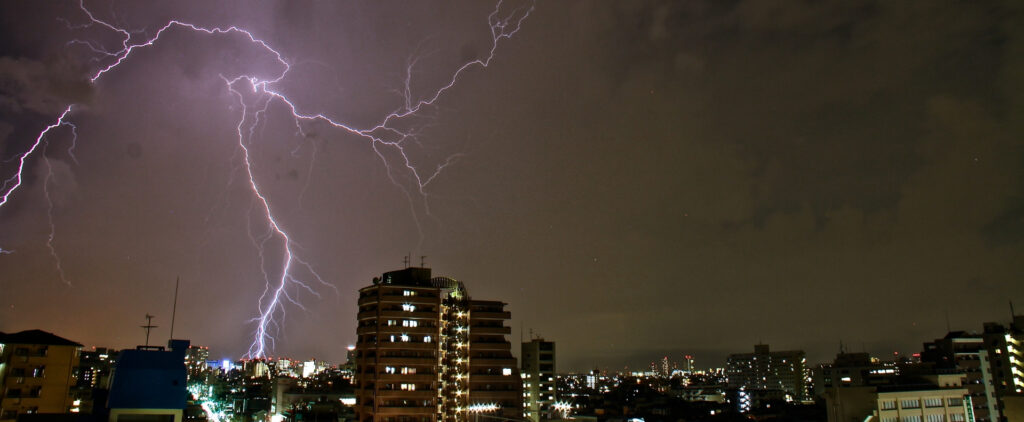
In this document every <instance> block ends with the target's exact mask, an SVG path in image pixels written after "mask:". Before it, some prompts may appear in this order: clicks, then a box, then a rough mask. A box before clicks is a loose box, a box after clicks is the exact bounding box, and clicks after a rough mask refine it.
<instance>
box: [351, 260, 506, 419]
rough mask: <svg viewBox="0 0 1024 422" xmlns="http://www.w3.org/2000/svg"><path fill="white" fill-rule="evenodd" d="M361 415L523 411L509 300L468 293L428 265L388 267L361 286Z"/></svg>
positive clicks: (431, 416)
mask: <svg viewBox="0 0 1024 422" xmlns="http://www.w3.org/2000/svg"><path fill="white" fill-rule="evenodd" d="M358 304H359V313H358V316H357V319H358V323H357V327H356V335H357V336H358V341H357V343H356V349H355V356H356V357H355V361H356V370H355V375H354V378H355V380H354V385H355V389H356V406H355V407H356V409H355V410H356V417H357V419H358V420H359V421H362V422H371V421H372V422H390V421H394V422H398V421H402V422H427V421H431V422H434V421H460V420H467V419H468V418H469V417H470V416H471V415H472V414H473V413H486V414H489V415H492V416H500V417H513V418H515V417H521V414H522V410H521V409H522V396H521V394H522V392H521V391H522V390H521V387H522V386H521V382H522V381H521V378H520V376H519V371H518V370H517V367H516V361H515V358H514V357H512V353H511V343H509V341H508V339H507V338H506V335H507V334H509V328H508V327H507V326H505V321H507V320H508V319H509V318H511V315H510V313H509V312H507V311H505V309H504V307H505V304H504V303H502V302H497V301H480V300H472V299H470V298H469V296H468V294H467V292H466V287H465V285H464V284H463V283H462V282H459V281H456V280H454V279H451V278H448V277H431V271H430V269H429V268H406V269H403V270H398V271H391V272H387V273H384V274H383V276H382V277H380V278H375V279H374V280H373V284H372V285H370V286H367V287H364V288H362V289H360V290H359V299H358Z"/></svg>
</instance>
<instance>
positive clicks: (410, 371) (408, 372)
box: [402, 366, 416, 375]
mask: <svg viewBox="0 0 1024 422" xmlns="http://www.w3.org/2000/svg"><path fill="white" fill-rule="evenodd" d="M415 373H416V368H410V367H408V366H403V367H402V374H403V375H412V374H415Z"/></svg>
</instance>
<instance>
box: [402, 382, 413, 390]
mask: <svg viewBox="0 0 1024 422" xmlns="http://www.w3.org/2000/svg"><path fill="white" fill-rule="evenodd" d="M402 390H405V391H416V384H402Z"/></svg>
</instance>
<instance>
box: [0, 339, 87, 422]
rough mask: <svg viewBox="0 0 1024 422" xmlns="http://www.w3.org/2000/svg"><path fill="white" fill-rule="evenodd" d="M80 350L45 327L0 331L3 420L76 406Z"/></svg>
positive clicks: (1, 415) (68, 410) (0, 411)
mask: <svg viewBox="0 0 1024 422" xmlns="http://www.w3.org/2000/svg"><path fill="white" fill-rule="evenodd" d="M81 350H82V345H81V344H78V343H75V342H73V341H71V340H68V339H65V338H61V337H58V336H56V335H53V334H51V333H48V332H46V331H42V330H28V331H21V332H18V333H13V334H3V333H0V393H2V395H0V420H2V421H13V420H15V419H17V417H18V415H24V414H44V413H58V414H63V413H68V412H70V411H72V410H73V409H75V407H76V406H75V405H74V400H73V398H72V397H71V387H73V386H74V385H76V384H77V379H76V378H75V370H76V368H77V367H78V362H79V357H80V356H79V355H80V353H81ZM76 411H77V409H76Z"/></svg>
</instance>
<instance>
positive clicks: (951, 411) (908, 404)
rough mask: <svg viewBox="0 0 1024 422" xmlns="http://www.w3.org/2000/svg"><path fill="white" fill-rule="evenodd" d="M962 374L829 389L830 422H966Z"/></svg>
mask: <svg viewBox="0 0 1024 422" xmlns="http://www.w3.org/2000/svg"><path fill="white" fill-rule="evenodd" d="M962 377H963V374H958V373H952V374H934V375H930V376H924V377H919V378H913V381H910V379H909V378H903V379H902V380H901V381H900V382H898V383H895V384H890V385H883V386H877V387H876V386H860V387H847V388H833V389H829V390H828V391H827V392H826V394H825V398H826V407H827V409H828V420H829V422H964V421H968V420H970V419H969V416H968V415H969V414H970V412H969V410H968V407H967V403H965V397H967V394H968V393H967V389H966V388H963V386H962V385H961V384H960V380H961V378H962Z"/></svg>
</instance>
